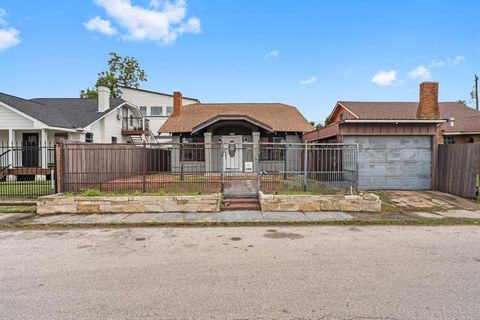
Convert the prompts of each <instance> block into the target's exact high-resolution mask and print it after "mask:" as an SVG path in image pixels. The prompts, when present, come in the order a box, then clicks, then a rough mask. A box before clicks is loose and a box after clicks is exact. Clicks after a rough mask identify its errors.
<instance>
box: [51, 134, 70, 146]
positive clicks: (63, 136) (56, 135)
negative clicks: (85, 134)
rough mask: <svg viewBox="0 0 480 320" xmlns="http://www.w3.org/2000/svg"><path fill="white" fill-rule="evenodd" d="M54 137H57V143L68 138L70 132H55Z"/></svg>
mask: <svg viewBox="0 0 480 320" xmlns="http://www.w3.org/2000/svg"><path fill="white" fill-rule="evenodd" d="M54 139H55V144H57V143H61V142H63V141H64V140H68V133H67V132H55V134H54Z"/></svg>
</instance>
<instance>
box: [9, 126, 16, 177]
mask: <svg viewBox="0 0 480 320" xmlns="http://www.w3.org/2000/svg"><path fill="white" fill-rule="evenodd" d="M14 144H15V131H14V130H13V129H8V148H9V150H10V152H9V153H8V164H9V165H10V169H12V168H13V152H14V151H13V146H14ZM7 180H8V181H15V180H16V177H15V176H12V175H9V176H7Z"/></svg>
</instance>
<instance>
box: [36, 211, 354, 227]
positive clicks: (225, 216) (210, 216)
mask: <svg viewBox="0 0 480 320" xmlns="http://www.w3.org/2000/svg"><path fill="white" fill-rule="evenodd" d="M352 219H353V217H352V215H350V214H348V213H344V212H305V213H303V212H260V211H223V212H218V213H200V212H197V213H178V212H165V213H132V214H126V213H117V214H89V215H80V214H60V215H52V216H40V217H37V218H35V219H34V220H33V222H32V223H33V224H135V223H149V222H150V223H151V222H154V223H178V222H180V223H209V222H220V223H221V222H303V221H347V220H352Z"/></svg>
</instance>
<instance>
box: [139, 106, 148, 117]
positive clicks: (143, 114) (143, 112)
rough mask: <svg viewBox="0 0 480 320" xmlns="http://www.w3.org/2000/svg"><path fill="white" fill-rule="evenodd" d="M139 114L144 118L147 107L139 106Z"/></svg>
mask: <svg viewBox="0 0 480 320" xmlns="http://www.w3.org/2000/svg"><path fill="white" fill-rule="evenodd" d="M140 113H141V114H142V116H146V115H147V107H146V106H140Z"/></svg>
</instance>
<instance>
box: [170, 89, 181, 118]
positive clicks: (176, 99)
mask: <svg viewBox="0 0 480 320" xmlns="http://www.w3.org/2000/svg"><path fill="white" fill-rule="evenodd" d="M181 113H182V93H181V92H178V91H175V92H174V93H173V113H172V116H174V117H175V116H179V115H180V114H181Z"/></svg>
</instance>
